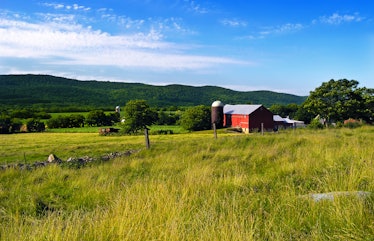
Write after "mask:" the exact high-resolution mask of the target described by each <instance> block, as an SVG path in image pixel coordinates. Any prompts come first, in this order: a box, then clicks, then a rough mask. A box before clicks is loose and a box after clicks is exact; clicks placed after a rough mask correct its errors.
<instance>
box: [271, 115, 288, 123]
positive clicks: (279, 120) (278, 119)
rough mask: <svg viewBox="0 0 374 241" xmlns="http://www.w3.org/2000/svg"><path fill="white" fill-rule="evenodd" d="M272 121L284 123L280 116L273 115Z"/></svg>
mask: <svg viewBox="0 0 374 241" xmlns="http://www.w3.org/2000/svg"><path fill="white" fill-rule="evenodd" d="M273 120H274V121H277V122H285V120H284V119H283V118H282V117H281V116H280V115H273Z"/></svg>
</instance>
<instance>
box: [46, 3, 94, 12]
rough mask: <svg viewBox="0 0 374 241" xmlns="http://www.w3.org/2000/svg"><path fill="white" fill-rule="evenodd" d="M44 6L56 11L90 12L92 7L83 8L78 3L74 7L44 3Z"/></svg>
mask: <svg viewBox="0 0 374 241" xmlns="http://www.w3.org/2000/svg"><path fill="white" fill-rule="evenodd" d="M42 5H43V6H46V7H51V8H53V9H55V10H75V11H90V10H91V8H90V7H86V6H82V5H79V4H77V3H74V4H72V5H65V4H62V3H43V4H42Z"/></svg>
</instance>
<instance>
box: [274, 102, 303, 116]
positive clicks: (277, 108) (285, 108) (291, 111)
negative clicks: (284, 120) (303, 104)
mask: <svg viewBox="0 0 374 241" xmlns="http://www.w3.org/2000/svg"><path fill="white" fill-rule="evenodd" d="M299 108H300V106H299V105H297V104H288V105H280V104H274V105H272V106H271V107H270V108H269V110H270V111H271V112H273V114H276V115H280V116H282V117H287V116H289V117H290V118H295V116H296V113H297V111H298V110H299Z"/></svg>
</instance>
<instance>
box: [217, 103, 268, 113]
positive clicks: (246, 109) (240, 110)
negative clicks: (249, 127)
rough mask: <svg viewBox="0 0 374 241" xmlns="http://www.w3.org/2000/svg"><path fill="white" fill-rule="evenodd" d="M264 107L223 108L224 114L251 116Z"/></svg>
mask: <svg viewBox="0 0 374 241" xmlns="http://www.w3.org/2000/svg"><path fill="white" fill-rule="evenodd" d="M261 106H262V105H225V106H224V107H223V113H224V114H230V115H232V114H239V115H250V114H251V113H252V112H254V111H255V110H257V109H258V108H260V107H261Z"/></svg>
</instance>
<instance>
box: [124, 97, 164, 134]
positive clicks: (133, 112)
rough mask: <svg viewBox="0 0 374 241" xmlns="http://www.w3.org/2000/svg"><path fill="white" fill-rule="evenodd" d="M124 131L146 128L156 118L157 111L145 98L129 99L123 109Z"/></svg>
mask: <svg viewBox="0 0 374 241" xmlns="http://www.w3.org/2000/svg"><path fill="white" fill-rule="evenodd" d="M123 113H124V117H125V123H124V125H125V129H126V132H137V131H138V130H141V129H145V128H148V126H150V125H152V124H153V123H155V121H156V120H157V112H156V111H155V110H153V109H151V108H150V106H149V105H148V104H147V102H146V101H145V100H130V101H128V102H127V103H126V105H125V107H124V109H123Z"/></svg>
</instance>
